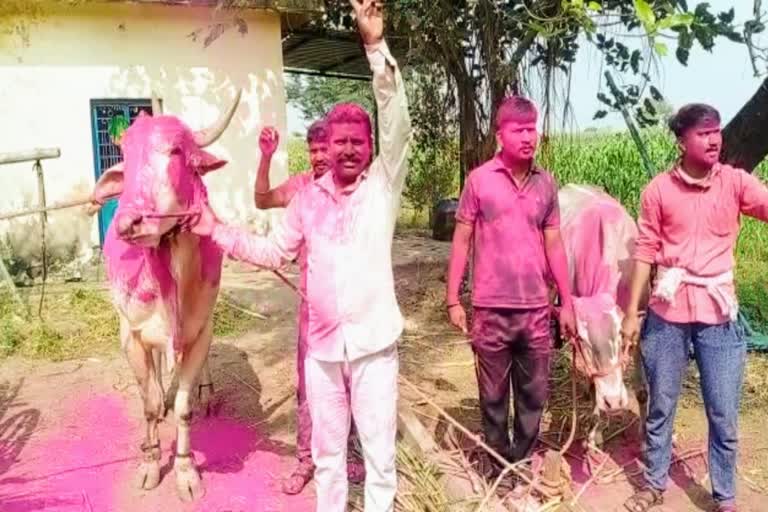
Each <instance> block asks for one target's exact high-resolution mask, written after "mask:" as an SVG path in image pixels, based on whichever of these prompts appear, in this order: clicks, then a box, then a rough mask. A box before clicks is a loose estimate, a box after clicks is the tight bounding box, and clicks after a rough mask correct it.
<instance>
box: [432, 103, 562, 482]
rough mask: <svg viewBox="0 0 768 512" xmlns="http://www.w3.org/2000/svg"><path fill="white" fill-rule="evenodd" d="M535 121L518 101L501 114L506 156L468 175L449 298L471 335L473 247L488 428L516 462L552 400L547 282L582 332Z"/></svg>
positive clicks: (478, 363)
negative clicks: (466, 288) (538, 155)
mask: <svg viewBox="0 0 768 512" xmlns="http://www.w3.org/2000/svg"><path fill="white" fill-rule="evenodd" d="M537 117H538V114H537V111H536V107H535V105H534V104H533V103H532V102H531V101H530V100H528V99H526V98H523V97H520V96H512V97H509V98H507V99H505V100H504V102H503V103H502V105H501V107H500V108H499V111H498V114H497V116H496V130H497V133H496V137H497V141H498V143H499V145H500V146H501V151H500V152H499V153H498V154H497V155H496V156H494V157H493V158H492V159H491V160H489V161H487V162H485V163H484V164H482V165H481V166H480V167H478V168H476V169H474V170H473V171H472V172H471V173H470V174H469V177H468V179H467V182H466V185H465V188H464V190H463V192H462V194H461V199H460V201H459V208H458V211H457V213H456V220H457V223H456V229H455V232H454V236H453V244H452V247H451V258H450V263H449V267H448V285H447V293H446V305H447V307H448V314H449V316H450V320H451V323H452V324H453V325H455V326H456V327H457V328H459V329H461V330H462V331H463V332H464V333H466V332H467V320H466V313H465V311H464V308H463V307H462V305H461V303H460V302H459V287H460V285H461V278H462V276H463V274H464V269H465V266H466V263H467V253H468V252H469V248H470V245H471V244H473V245H474V259H473V282H472V306H473V310H474V316H473V321H472V349H473V351H474V353H475V369H476V374H477V383H478V388H479V394H480V408H481V410H482V419H483V430H484V432H485V438H486V442H487V443H488V445H489V446H491V447H492V448H493V449H494V450H496V451H497V452H499V454H500V455H502V456H503V457H504V458H506V459H507V460H509V461H510V462H513V463H514V462H518V461H520V460H523V459H526V458H528V457H529V456H530V455H531V453H532V452H533V448H534V445H535V442H536V438H537V437H538V434H539V424H540V421H541V415H542V412H543V410H544V404H545V402H546V400H547V396H548V392H549V389H548V379H549V368H550V359H551V358H550V354H551V346H552V336H551V334H550V327H549V319H550V301H549V293H548V291H549V287H548V284H549V282H550V279H553V280H554V282H555V284H556V285H557V289H558V292H559V296H560V301H561V304H562V309H561V313H560V325H561V328H562V329H563V331H564V332H565V333H566V334H568V333H573V332H575V327H574V315H573V305H572V303H571V293H570V289H569V285H568V264H567V260H566V256H565V251H564V249H563V243H562V239H561V237H560V208H559V205H558V201H557V183H556V182H555V179H554V178H553V177H552V175H550V174H549V173H548V172H547V171H545V170H543V169H541V168H540V167H538V166H536V165H535V164H534V161H533V160H534V154H535V152H536V143H537V138H538V134H537V129H536V121H537ZM510 383H511V388H512V392H513V395H514V425H513V428H514V431H513V439H512V441H510V438H509V434H508V422H509V395H510ZM499 471H500V467H499V465H498V464H494V465H493V466H492V467H490V468H488V471H483V472H484V473H486V476H489V477H490V476H495V475H498V474H499Z"/></svg>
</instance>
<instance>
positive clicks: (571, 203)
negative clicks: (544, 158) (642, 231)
mask: <svg viewBox="0 0 768 512" xmlns="http://www.w3.org/2000/svg"><path fill="white" fill-rule="evenodd" d="M558 198H559V202H560V212H561V232H562V236H563V243H564V245H565V252H566V254H567V257H568V274H569V278H570V282H571V290H572V293H573V297H574V309H575V313H576V325H577V330H578V334H579V338H580V340H579V341H580V345H581V349H582V350H581V351H580V355H581V356H582V358H577V359H579V360H578V361H574V364H577V363H582V364H577V368H579V369H580V371H581V372H583V373H586V374H587V377H589V378H591V380H592V382H593V383H594V385H595V406H596V410H597V411H598V412H599V411H603V412H608V413H613V412H618V411H621V410H625V409H626V408H627V407H628V406H629V405H630V395H629V393H628V392H627V388H626V386H625V384H624V381H623V370H622V342H621V333H620V329H621V320H622V318H623V312H624V310H625V308H626V306H627V302H628V300H629V286H630V272H631V269H632V260H631V257H632V251H633V248H634V243H635V239H636V238H637V226H636V224H635V221H634V220H633V219H632V217H631V216H630V215H629V214H628V213H627V211H626V210H625V209H624V207H623V206H622V205H621V204H620V203H619V202H618V201H616V200H615V199H614V198H612V197H611V196H610V195H608V194H606V193H605V192H603V191H602V190H600V189H599V188H596V187H591V186H586V185H566V186H564V187H563V188H562V189H561V190H560V191H559V193H558ZM580 359H583V360H580Z"/></svg>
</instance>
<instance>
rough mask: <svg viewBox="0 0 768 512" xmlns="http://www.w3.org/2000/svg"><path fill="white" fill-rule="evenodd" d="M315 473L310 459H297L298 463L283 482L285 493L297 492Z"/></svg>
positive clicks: (302, 488)
mask: <svg viewBox="0 0 768 512" xmlns="http://www.w3.org/2000/svg"><path fill="white" fill-rule="evenodd" d="M314 475H315V465H314V464H313V463H312V461H311V460H309V461H306V460H302V461H299V465H298V466H296V469H294V470H293V473H292V474H291V476H289V477H288V479H287V480H286V481H284V482H283V492H284V493H285V494H299V493H300V492H301V491H302V490H304V487H306V485H307V484H308V483H309V482H310V481H311V480H312V477H313V476H314Z"/></svg>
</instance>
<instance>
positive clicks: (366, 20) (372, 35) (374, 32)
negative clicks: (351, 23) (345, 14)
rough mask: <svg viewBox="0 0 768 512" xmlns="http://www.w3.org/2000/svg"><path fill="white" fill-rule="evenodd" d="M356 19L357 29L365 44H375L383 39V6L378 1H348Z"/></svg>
mask: <svg viewBox="0 0 768 512" xmlns="http://www.w3.org/2000/svg"><path fill="white" fill-rule="evenodd" d="M349 3H350V5H352V9H354V11H355V16H356V18H357V29H358V30H359V31H360V36H361V37H362V38H363V42H364V43H365V44H376V43H379V42H381V40H382V39H383V37H384V16H383V12H382V11H383V6H382V3H381V1H379V0H349Z"/></svg>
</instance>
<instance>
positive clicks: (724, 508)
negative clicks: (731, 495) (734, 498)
mask: <svg viewBox="0 0 768 512" xmlns="http://www.w3.org/2000/svg"><path fill="white" fill-rule="evenodd" d="M715 510H717V512H738V510H737V509H736V505H734V504H733V503H720V504H719V505H718V506H717V509H715Z"/></svg>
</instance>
